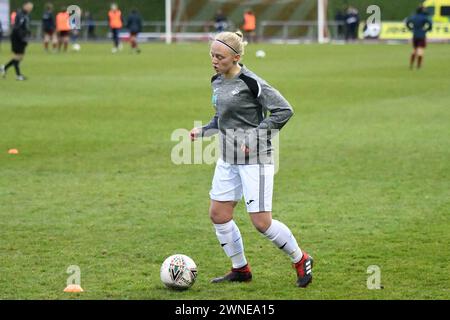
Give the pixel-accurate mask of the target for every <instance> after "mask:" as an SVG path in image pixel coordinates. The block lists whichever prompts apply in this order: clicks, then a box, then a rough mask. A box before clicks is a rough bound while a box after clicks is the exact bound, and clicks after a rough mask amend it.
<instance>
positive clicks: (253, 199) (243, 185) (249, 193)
mask: <svg viewBox="0 0 450 320" xmlns="http://www.w3.org/2000/svg"><path fill="white" fill-rule="evenodd" d="M273 176H274V165H273V164H229V163H227V162H225V161H223V160H222V159H220V158H219V160H218V161H217V164H216V170H215V172H214V178H213V181H212V188H211V191H210V192H209V196H210V197H211V199H212V200H216V201H240V200H241V199H242V196H244V200H245V204H246V206H247V212H261V211H272V193H273Z"/></svg>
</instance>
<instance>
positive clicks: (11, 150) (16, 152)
mask: <svg viewBox="0 0 450 320" xmlns="http://www.w3.org/2000/svg"><path fill="white" fill-rule="evenodd" d="M8 153H9V154H19V150H17V149H9V150H8Z"/></svg>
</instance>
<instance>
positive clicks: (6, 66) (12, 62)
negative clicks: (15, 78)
mask: <svg viewBox="0 0 450 320" xmlns="http://www.w3.org/2000/svg"><path fill="white" fill-rule="evenodd" d="M14 61H16V60H14V59H11V61H10V62H8V63H7V64H6V65H5V70H8V68H9V67H11V66H12V65H13V64H14Z"/></svg>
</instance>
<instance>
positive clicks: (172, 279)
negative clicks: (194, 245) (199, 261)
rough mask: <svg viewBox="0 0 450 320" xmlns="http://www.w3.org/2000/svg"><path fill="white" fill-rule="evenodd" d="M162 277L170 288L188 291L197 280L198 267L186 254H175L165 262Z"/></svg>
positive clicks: (161, 271)
mask: <svg viewBox="0 0 450 320" xmlns="http://www.w3.org/2000/svg"><path fill="white" fill-rule="evenodd" d="M160 275H161V281H162V282H163V283H164V284H165V285H166V286H167V287H168V288H171V289H177V290H186V289H189V288H190V287H192V285H193V284H194V282H195V279H196V278H197V265H196V264H195V262H194V260H192V259H191V258H189V257H188V256H186V255H184V254H174V255H172V256H170V257H168V258H167V259H166V260H164V262H163V264H162V265H161V270H160Z"/></svg>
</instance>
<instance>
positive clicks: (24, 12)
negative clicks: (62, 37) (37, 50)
mask: <svg viewBox="0 0 450 320" xmlns="http://www.w3.org/2000/svg"><path fill="white" fill-rule="evenodd" d="M31 11H33V3H32V2H31V1H25V2H24V4H23V5H22V9H21V10H19V11H18V12H17V14H16V15H15V20H14V26H13V28H12V32H11V47H12V52H13V54H14V56H13V58H12V59H11V60H10V61H9V62H8V63H7V64H6V65H2V66H0V74H1V75H2V77H3V78H4V77H5V76H6V71H7V70H8V69H9V68H10V67H12V66H14V69H15V70H16V79H17V80H18V81H23V80H26V77H25V76H24V75H23V74H22V73H21V72H20V66H19V65H20V62H21V61H22V60H23V57H24V56H25V49H26V47H27V45H28V38H29V36H30V34H31V31H30V16H29V14H30V13H31Z"/></svg>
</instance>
